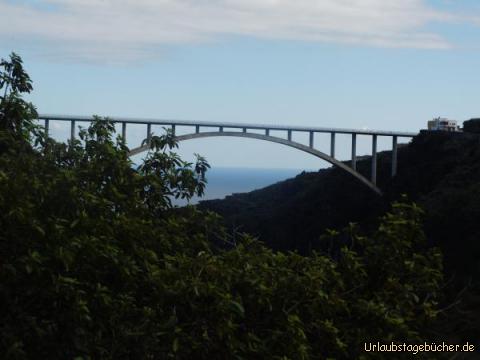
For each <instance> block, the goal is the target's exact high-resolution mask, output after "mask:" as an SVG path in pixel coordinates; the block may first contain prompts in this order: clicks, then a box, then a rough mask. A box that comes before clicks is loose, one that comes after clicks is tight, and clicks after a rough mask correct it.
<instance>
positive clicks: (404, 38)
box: [0, 0, 455, 61]
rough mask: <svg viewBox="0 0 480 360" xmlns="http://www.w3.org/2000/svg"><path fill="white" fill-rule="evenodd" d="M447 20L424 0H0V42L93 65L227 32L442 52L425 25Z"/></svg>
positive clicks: (212, 38)
mask: <svg viewBox="0 0 480 360" xmlns="http://www.w3.org/2000/svg"><path fill="white" fill-rule="evenodd" d="M449 21H455V19H454V17H453V16H452V15H450V14H448V13H446V12H441V11H439V10H436V9H434V8H432V7H431V6H428V5H427V4H426V2H425V1H424V0H23V1H15V2H12V1H11V0H10V1H9V0H0V40H2V39H4V40H10V41H15V42H16V43H20V44H21V43H22V42H23V43H25V42H27V41H28V43H29V44H32V46H35V44H37V45H36V46H37V47H38V48H40V49H43V51H46V50H47V49H48V51H49V52H50V53H51V54H52V55H54V54H56V55H59V56H63V57H65V56H72V57H75V58H76V59H80V60H92V61H102V60H104V59H106V58H114V57H120V58H122V59H123V60H124V61H130V60H136V59H139V58H148V57H149V56H151V53H152V52H153V51H156V50H158V49H161V48H162V46H165V45H172V44H173V45H177V44H186V43H202V42H210V41H219V40H222V39H225V38H226V37H228V36H231V35H233V36H249V37H255V38H263V39H284V40H302V41H310V42H324V43H337V44H356V45H366V46H377V47H397V48H422V49H448V48H450V47H451V46H452V44H450V43H449V42H448V41H447V40H446V39H444V38H443V37H442V36H440V35H439V34H437V33H435V32H433V31H428V26H429V25H431V24H434V23H439V22H440V23H441V22H449Z"/></svg>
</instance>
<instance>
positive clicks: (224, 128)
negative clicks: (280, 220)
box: [38, 115, 417, 194]
mask: <svg viewBox="0 0 480 360" xmlns="http://www.w3.org/2000/svg"><path fill="white" fill-rule="evenodd" d="M38 120H40V121H43V122H44V126H45V131H46V133H47V134H48V132H49V127H50V121H67V122H70V139H72V140H73V139H75V131H76V124H77V123H81V122H91V121H92V120H93V117H90V116H64V115H39V116H38ZM109 120H111V121H112V122H114V123H119V124H122V137H123V138H124V139H125V138H126V134H127V125H128V124H131V125H134V124H141V125H146V139H147V140H148V139H149V138H150V137H151V136H152V125H163V126H169V127H171V129H172V131H173V133H175V128H176V126H182V127H192V128H194V129H195V131H194V132H193V133H191V134H187V135H179V136H177V140H178V141H185V140H190V139H197V138H205V137H217V136H235V137H244V138H252V139H258V140H265V141H271V142H275V143H278V144H282V145H286V146H290V147H293V148H296V149H298V150H301V151H304V152H307V153H309V154H312V155H314V156H316V157H318V158H321V159H323V160H325V161H327V162H329V163H331V164H332V165H334V166H337V167H339V168H341V169H343V170H344V171H346V172H348V173H349V174H351V175H353V176H354V177H356V178H357V179H358V180H360V181H361V182H362V183H364V184H365V185H366V186H367V187H369V188H370V189H371V190H373V191H375V192H376V193H378V194H381V193H382V192H381V190H380V189H379V188H378V187H377V138H378V136H384V137H391V138H392V167H391V175H392V177H393V176H395V175H396V173H397V150H398V138H399V137H402V138H412V137H414V136H416V135H417V134H416V133H413V132H402V131H381V130H365V129H341V128H325V127H305V126H288V125H269V124H244V123H227V122H212V121H209V122H203V121H185V120H173V119H158V120H153V119H138V118H118V117H113V118H110V117H109ZM205 128H208V129H209V130H210V131H201V130H202V129H205ZM233 129H240V130H241V131H238V130H237V131H231V130H233ZM211 130H213V131H211ZM249 130H262V131H263V132H264V134H258V133H253V132H249ZM272 130H274V131H285V132H286V135H287V138H286V139H285V138H282V137H278V136H272V135H270V131H272ZM294 132H307V133H309V144H308V146H306V145H303V144H301V143H298V142H295V141H293V140H292V134H293V133H294ZM315 133H328V134H330V154H329V155H327V154H325V153H323V152H321V151H319V150H317V149H315V148H314V136H315ZM336 134H347V135H351V141H352V146H351V152H352V153H351V161H350V164H351V166H347V165H346V164H345V163H344V162H341V161H339V160H338V159H336V158H335V135H336ZM357 135H369V136H371V140H372V162H371V176H370V179H367V178H366V177H364V176H363V175H362V174H360V173H359V172H358V171H357V154H356V151H357ZM148 149H149V145H148V144H147V145H144V146H139V147H137V148H134V149H132V150H131V152H130V154H131V155H135V154H138V153H141V152H143V151H146V150H148Z"/></svg>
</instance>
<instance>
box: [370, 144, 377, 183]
mask: <svg viewBox="0 0 480 360" xmlns="http://www.w3.org/2000/svg"><path fill="white" fill-rule="evenodd" d="M371 181H372V183H373V184H374V185H377V135H372V178H371Z"/></svg>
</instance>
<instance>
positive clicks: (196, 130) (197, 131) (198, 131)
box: [195, 125, 200, 134]
mask: <svg viewBox="0 0 480 360" xmlns="http://www.w3.org/2000/svg"><path fill="white" fill-rule="evenodd" d="M199 133H200V125H195V134H199Z"/></svg>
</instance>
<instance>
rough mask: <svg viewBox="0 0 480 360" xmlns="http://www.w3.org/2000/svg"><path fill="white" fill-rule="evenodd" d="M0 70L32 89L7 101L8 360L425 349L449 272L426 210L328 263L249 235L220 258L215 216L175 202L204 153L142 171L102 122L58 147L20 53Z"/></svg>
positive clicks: (156, 147) (3, 284)
mask: <svg viewBox="0 0 480 360" xmlns="http://www.w3.org/2000/svg"><path fill="white" fill-rule="evenodd" d="M11 63H15V64H16V65H15V66H16V71H15V72H11V71H10V72H9V70H8V69H9V68H8V66H6V65H9V64H11ZM2 64H3V66H4V68H5V69H6V70H5V72H3V73H2V76H3V77H2V79H7V80H6V81H4V82H3V83H1V85H2V86H6V85H7V86H8V85H9V84H10V86H12V85H11V84H18V82H20V83H21V82H22V81H23V82H24V83H23V85H25V86H26V87H25V86H24V87H20V86H17V87H15V86H16V85H15V86H12V87H10V88H9V91H10V93H8V94H7V93H6V95H5V96H4V97H2V98H1V103H0V109H1V110H0V111H1V112H0V114H1V118H0V120H1V136H0V214H2V216H1V217H0V259H1V264H0V299H1V302H2V303H1V305H2V306H1V308H0V318H1V319H2V321H1V322H0V351H1V352H2V354H3V355H4V358H8V359H30V358H36V359H37V358H39V359H168V358H176V359H192V358H198V359H225V358H236V359H252V358H257V359H264V358H269V359H313V358H340V359H341V358H361V357H362V356H365V353H363V343H364V342H365V341H385V342H388V341H391V340H396V341H401V342H403V341H420V340H422V339H424V336H425V334H424V330H425V328H426V327H427V326H428V324H429V323H430V322H431V321H432V320H433V319H434V318H435V317H436V315H437V305H436V304H437V301H438V297H439V289H440V285H441V282H442V275H441V274H442V272H441V256H440V254H439V253H438V251H437V250H435V249H426V247H425V244H424V235H423V232H422V230H421V223H420V218H421V211H420V209H418V207H416V206H414V205H408V204H395V205H394V206H393V208H392V212H391V213H390V214H387V215H386V216H385V217H384V218H383V220H382V223H381V225H380V227H379V229H378V231H377V232H376V233H375V234H373V235H372V236H371V237H368V238H367V237H362V236H359V235H358V234H357V232H356V230H355V229H354V228H353V227H352V228H350V229H347V230H346V233H345V234H344V236H348V237H349V238H350V240H351V241H350V243H352V244H353V245H351V246H348V247H343V248H342V249H341V251H340V253H339V254H338V256H337V257H336V259H335V260H333V259H332V258H330V257H328V256H325V255H321V254H314V255H313V256H310V257H303V256H300V255H298V254H296V253H291V252H290V253H277V252H273V251H272V250H269V249H267V248H265V247H264V246H262V245H261V244H260V243H258V242H256V241H255V240H254V239H251V238H250V237H248V236H243V237H242V238H241V240H240V241H239V242H238V243H237V244H233V246H232V247H231V248H230V249H228V250H225V249H223V250H222V249H217V248H215V247H214V246H213V245H212V243H214V242H217V243H218V241H219V240H222V239H223V240H224V241H228V240H229V238H228V237H227V235H226V234H225V232H224V231H223V229H222V228H221V227H220V226H219V225H218V218H217V216H215V215H213V214H210V213H202V212H199V211H197V210H196V209H195V208H193V207H187V208H184V209H175V208H173V207H172V205H171V203H170V201H169V199H170V198H171V197H172V196H176V197H183V198H187V199H188V198H190V197H191V196H193V195H194V194H201V193H202V192H203V189H204V186H205V171H206V170H207V168H208V164H207V163H206V162H205V160H204V159H203V158H201V157H199V158H198V162H197V163H196V164H195V165H193V164H189V163H185V162H183V161H182V160H181V159H179V158H178V156H177V155H176V154H174V153H172V152H171V149H173V148H174V147H175V146H176V143H175V139H174V138H173V137H172V136H171V134H167V135H166V136H163V137H154V138H153V141H152V143H151V146H152V150H151V152H150V153H149V154H148V155H147V157H146V159H145V160H144V163H143V164H142V165H141V166H140V168H139V169H134V168H133V167H132V164H131V162H130V160H129V158H128V148H126V146H125V144H124V142H123V139H122V138H117V139H116V140H114V139H113V131H114V127H113V125H112V123H111V122H109V121H108V119H100V118H96V119H95V121H94V122H93V123H92V125H91V126H90V127H89V128H88V129H87V130H83V131H81V134H80V139H79V140H76V141H74V142H70V143H69V144H68V145H65V144H59V143H56V142H55V141H53V140H52V139H49V138H47V137H46V136H45V134H44V133H43V131H42V129H41V128H39V127H38V126H36V125H35V124H34V121H33V119H34V117H35V110H34V108H33V106H32V105H31V104H28V103H26V102H24V101H23V100H22V99H21V97H20V96H19V94H20V93H21V92H22V91H26V90H28V91H29V90H30V89H31V87H29V86H28V85H29V84H30V82H29V79H28V77H26V75H25V74H24V72H23V68H22V66H21V61H20V59H19V58H18V57H17V58H15V57H14V56H12V58H11V62H7V61H4V62H2ZM5 64H6V65H5ZM10 68H11V67H10ZM6 74H7V75H8V74H10V75H8V76H7V75H6ZM19 74H20V75H21V76H20V77H19ZM9 76H10V77H9ZM12 79H13V80H12ZM22 79H23V80H22ZM17 80H18V81H17ZM15 81H17V83H15ZM12 109H14V110H12ZM329 236H330V237H331V239H332V241H334V240H335V238H336V237H337V236H338V234H337V233H335V232H332V233H330V235H329ZM367 355H372V354H367ZM372 356H373V355H372ZM377 356H378V357H379V358H382V354H381V353H379V354H377Z"/></svg>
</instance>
